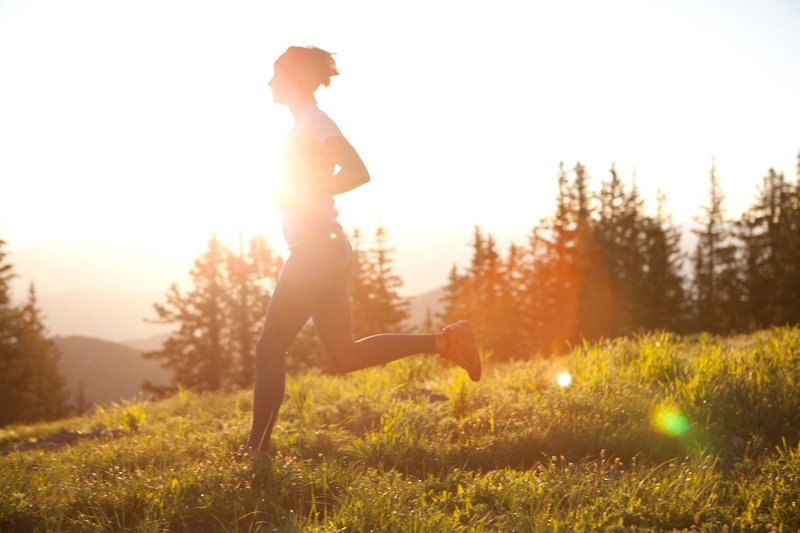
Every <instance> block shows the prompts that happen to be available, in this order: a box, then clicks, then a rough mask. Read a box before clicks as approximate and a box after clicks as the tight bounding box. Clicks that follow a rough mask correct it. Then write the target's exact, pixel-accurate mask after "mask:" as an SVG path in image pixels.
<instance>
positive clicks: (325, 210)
mask: <svg viewBox="0 0 800 533" xmlns="http://www.w3.org/2000/svg"><path fill="white" fill-rule="evenodd" d="M341 135H342V132H341V131H340V130H339V127H338V126H337V125H336V123H335V122H334V121H333V120H331V119H330V117H328V115H326V114H325V113H324V112H322V111H321V110H320V109H319V108H318V107H317V106H316V105H313V104H307V105H305V106H304V107H303V108H301V109H300V112H299V113H298V115H297V117H296V120H295V124H294V127H293V128H292V129H291V131H289V134H288V136H287V138H286V146H285V148H284V152H283V156H282V158H281V190H282V192H283V198H282V202H281V205H280V209H281V211H283V235H284V237H285V238H286V243H287V244H288V246H289V248H293V247H295V246H297V245H299V244H302V243H303V242H306V241H307V240H308V239H310V238H313V237H316V236H318V235H321V234H322V233H323V232H325V231H326V230H327V229H329V228H331V227H332V226H335V225H337V224H338V222H337V220H336V217H337V215H338V213H337V211H336V209H334V207H333V197H332V196H331V195H329V194H326V193H325V192H323V191H324V188H322V187H321V186H320V185H322V184H323V183H324V181H326V180H330V179H332V177H333V171H334V166H335V164H334V162H333V161H330V160H329V158H328V157H327V156H326V155H325V152H324V150H323V149H322V144H323V143H324V142H325V141H326V140H327V139H329V138H331V137H336V136H341Z"/></svg>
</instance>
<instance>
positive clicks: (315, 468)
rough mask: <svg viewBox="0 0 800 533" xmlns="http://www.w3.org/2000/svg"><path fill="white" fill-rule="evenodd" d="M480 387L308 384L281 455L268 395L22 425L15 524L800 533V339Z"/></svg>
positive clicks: (133, 406) (395, 368) (9, 511)
mask: <svg viewBox="0 0 800 533" xmlns="http://www.w3.org/2000/svg"><path fill="white" fill-rule="evenodd" d="M465 378H466V376H465V374H464V372H463V371H461V370H460V369H457V368H452V367H445V366H443V365H442V364H441V363H440V362H439V360H438V358H436V357H434V356H427V357H418V358H416V359H408V360H404V361H399V362H396V363H392V364H390V365H387V366H385V367H382V368H376V369H370V370H365V371H361V372H357V373H353V374H351V375H347V376H331V375H325V374H320V373H317V372H310V373H306V374H303V375H297V376H290V377H289V379H288V382H287V387H286V398H285V402H284V404H283V407H282V411H281V418H280V419H279V421H278V425H277V427H276V429H275V433H274V444H275V452H274V455H273V457H272V459H271V460H270V461H265V462H260V463H253V462H252V461H251V460H250V459H249V458H248V457H247V456H246V455H243V454H242V453H241V452H240V449H239V446H240V445H241V444H242V443H243V442H244V441H245V439H246V436H247V434H248V431H249V424H250V410H251V402H252V400H251V392H250V391H247V390H244V391H238V392H230V393H227V394H208V395H199V394H194V393H191V392H186V391H181V392H180V393H179V394H177V395H175V396H173V397H171V398H169V399H166V400H163V401H160V402H140V403H133V402H132V403H126V404H123V405H114V406H112V407H111V408H108V409H98V410H97V411H95V412H94V413H93V414H91V415H89V416H84V417H78V418H71V419H66V420H60V421H57V422H54V423H47V424H38V425H31V426H12V427H6V428H4V429H2V430H0V453H2V456H0V531H70V532H72V531H142V532H145V531H152V532H156V531H264V532H267V531H431V532H440V531H531V532H532V531H571V530H582V531H585V530H603V531H640V530H642V531H643V530H648V531H649V530H658V531H673V530H677V531H752V530H757V531H769V530H775V531H798V529H800V447H799V446H798V436H799V435H800V329H798V328H784V329H774V330H770V331H762V332H757V333H754V334H752V335H746V336H736V337H725V338H721V337H712V336H694V337H679V336H674V335H671V334H666V333H664V334H661V333H655V334H650V335H644V336H641V337H634V338H628V339H621V340H616V341H611V342H602V343H598V344H592V345H584V346H580V347H576V348H575V349H574V350H573V351H572V352H571V353H570V354H569V355H567V356H564V357H559V358H549V359H541V358H540V359H536V360H532V361H525V362H517V363H506V364H493V363H492V360H491V354H486V369H485V374H484V379H483V380H482V381H481V382H480V383H477V384H476V383H472V382H470V381H469V380H467V379H465ZM62 429H66V430H67V431H69V432H72V433H70V434H72V435H73V436H75V434H77V433H79V434H80V435H82V437H81V438H77V437H76V438H75V439H73V440H74V441H73V442H69V443H59V442H55V441H54V438H53V435H55V434H57V433H58V432H59V430H62ZM112 430H113V431H112ZM62 433H64V432H62Z"/></svg>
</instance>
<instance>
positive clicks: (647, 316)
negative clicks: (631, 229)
mask: <svg viewBox="0 0 800 533" xmlns="http://www.w3.org/2000/svg"><path fill="white" fill-rule="evenodd" d="M665 205H666V197H665V196H664V195H663V194H662V193H661V192H660V191H659V192H658V207H657V210H656V216H655V217H654V218H647V219H645V221H644V223H645V228H644V242H643V245H642V247H643V253H644V265H643V276H642V283H641V286H640V288H639V291H638V297H639V300H640V302H641V305H640V306H639V320H638V324H639V326H640V327H641V328H642V329H643V330H645V331H650V330H654V329H662V330H669V331H682V330H683V329H684V328H685V322H686V320H685V317H686V312H687V308H686V304H687V302H686V293H685V289H684V285H685V280H684V278H683V274H682V269H683V262H684V254H683V252H681V249H680V242H681V234H680V230H679V229H678V228H677V227H676V226H674V225H673V223H672V219H671V217H670V215H668V214H667V213H666V208H665Z"/></svg>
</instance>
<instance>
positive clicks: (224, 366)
mask: <svg viewBox="0 0 800 533" xmlns="http://www.w3.org/2000/svg"><path fill="white" fill-rule="evenodd" d="M281 267H282V261H281V259H280V258H279V257H278V256H277V255H276V254H275V253H274V252H273V251H272V250H271V249H270V247H269V246H268V245H267V243H266V241H265V240H264V238H263V237H255V238H253V239H251V240H250V242H249V248H248V250H247V251H246V252H245V250H244V247H243V246H242V244H241V242H240V245H239V251H238V254H234V253H232V252H231V251H230V250H228V249H227V248H226V247H225V246H224V245H223V244H222V243H221V242H220V241H219V240H218V239H217V238H216V236H213V237H212V238H211V239H210V240H209V242H208V249H207V250H206V251H205V252H204V253H203V254H202V255H201V256H200V257H199V258H198V259H197V260H196V261H195V263H194V267H193V268H192V270H191V272H190V277H191V281H192V287H191V289H189V290H188V291H187V292H185V293H184V292H182V291H181V290H180V289H179V288H178V286H177V285H175V284H173V285H172V286H171V287H170V289H169V291H168V292H167V294H166V300H165V302H163V303H156V304H154V308H155V311H156V314H157V315H158V319H156V320H154V322H158V323H163V324H174V325H176V326H178V329H177V330H176V331H174V332H173V333H172V335H171V336H170V337H169V338H168V339H167V340H166V341H165V343H164V345H163V347H162V348H161V349H160V350H154V351H151V352H145V353H143V354H142V355H143V356H144V357H145V358H148V359H160V360H162V365H163V366H164V367H166V368H169V369H171V370H172V371H173V376H172V386H170V387H166V388H164V387H155V386H153V385H152V384H150V383H146V384H145V389H146V390H149V391H151V392H153V393H155V394H157V395H160V394H164V393H166V392H169V391H171V390H174V388H175V387H177V386H182V387H185V388H189V389H194V390H201V391H214V390H220V389H232V388H238V387H242V386H249V385H250V383H251V382H252V378H253V363H254V361H253V356H254V351H255V343H256V340H257V339H258V335H259V333H260V331H261V325H262V322H263V318H264V314H265V312H266V306H267V305H268V303H269V297H270V293H271V290H272V289H273V287H274V285H275V283H276V280H277V277H278V275H279V273H280V270H281Z"/></svg>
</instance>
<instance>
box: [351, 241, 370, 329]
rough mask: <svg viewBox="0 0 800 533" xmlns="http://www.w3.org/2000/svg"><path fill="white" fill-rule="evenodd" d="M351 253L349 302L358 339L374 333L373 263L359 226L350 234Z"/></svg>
mask: <svg viewBox="0 0 800 533" xmlns="http://www.w3.org/2000/svg"><path fill="white" fill-rule="evenodd" d="M350 242H351V243H352V249H353V255H352V263H351V269H350V285H349V289H350V302H351V309H352V317H353V321H352V322H353V336H354V337H355V338H356V339H360V338H363V337H366V336H368V335H371V334H372V333H374V331H373V325H372V323H371V317H370V315H371V313H372V300H373V298H374V295H373V294H372V286H371V283H370V280H371V279H372V278H373V265H372V264H371V263H370V261H369V257H368V255H367V250H365V249H364V238H363V236H362V234H361V230H360V229H359V228H353V231H352V233H351V235H350Z"/></svg>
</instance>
